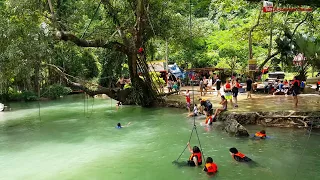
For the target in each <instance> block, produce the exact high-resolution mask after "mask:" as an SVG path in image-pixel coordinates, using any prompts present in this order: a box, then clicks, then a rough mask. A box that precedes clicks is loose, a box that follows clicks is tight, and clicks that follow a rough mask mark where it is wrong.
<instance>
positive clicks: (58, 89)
mask: <svg viewBox="0 0 320 180" xmlns="http://www.w3.org/2000/svg"><path fill="white" fill-rule="evenodd" d="M71 92H72V90H71V88H69V87H65V86H61V85H59V84H53V85H51V86H48V87H47V88H45V89H44V93H43V96H44V97H47V98H50V99H57V98H60V96H64V95H67V94H69V93H71Z"/></svg>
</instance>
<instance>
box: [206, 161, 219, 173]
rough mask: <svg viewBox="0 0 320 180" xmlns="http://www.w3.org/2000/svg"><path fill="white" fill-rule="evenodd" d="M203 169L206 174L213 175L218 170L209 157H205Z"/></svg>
mask: <svg viewBox="0 0 320 180" xmlns="http://www.w3.org/2000/svg"><path fill="white" fill-rule="evenodd" d="M203 171H205V172H207V174H208V175H213V174H214V173H216V172H218V166H217V164H216V163H214V162H213V159H212V158H211V157H207V160H206V165H205V166H204V168H203Z"/></svg>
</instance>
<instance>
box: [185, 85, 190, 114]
mask: <svg viewBox="0 0 320 180" xmlns="http://www.w3.org/2000/svg"><path fill="white" fill-rule="evenodd" d="M186 102H187V109H188V112H189V114H190V104H191V98H190V93H189V90H187V91H186Z"/></svg>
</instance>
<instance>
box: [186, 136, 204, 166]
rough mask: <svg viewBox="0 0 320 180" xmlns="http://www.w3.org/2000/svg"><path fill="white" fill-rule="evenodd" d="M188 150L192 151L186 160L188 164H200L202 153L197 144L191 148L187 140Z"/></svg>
mask: <svg viewBox="0 0 320 180" xmlns="http://www.w3.org/2000/svg"><path fill="white" fill-rule="evenodd" d="M187 145H188V148H189V151H190V152H191V153H192V154H191V155H190V158H189V160H188V165H189V166H199V165H201V164H202V154H201V151H200V149H199V147H198V146H193V148H192V149H191V147H190V143H189V142H188V144H187Z"/></svg>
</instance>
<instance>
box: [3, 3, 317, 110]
mask: <svg viewBox="0 0 320 180" xmlns="http://www.w3.org/2000/svg"><path fill="white" fill-rule="evenodd" d="M289 3H293V4H288V2H287V3H283V1H275V3H274V5H275V6H279V7H297V4H298V5H299V4H301V1H298V0H297V1H293V0H292V1H290V2H289ZM306 5H309V6H311V7H312V8H313V11H312V12H299V11H297V12H274V13H263V12H261V9H262V3H261V2H256V1H244V0H238V1H233V0H192V1H191V6H190V2H189V0H176V1H162V0H122V1H117V0H101V1H100V0H77V1H74V0H19V1H16V0H2V1H0V13H1V17H2V18H1V19H0V46H1V47H0V49H1V50H0V53H1V55H0V94H1V98H2V99H10V100H20V99H25V100H36V99H38V98H39V97H40V96H41V97H48V98H57V97H59V96H60V95H63V94H67V93H69V92H70V89H69V88H66V87H67V86H68V87H73V88H74V87H77V86H78V87H79V88H80V89H84V90H85V91H88V92H89V94H91V95H94V94H97V93H105V92H107V94H108V93H109V94H110V93H112V92H111V90H109V88H112V87H115V86H116V82H117V80H118V79H119V78H120V77H122V76H125V77H130V78H131V80H132V92H134V93H133V95H132V96H133V97H135V98H133V99H134V101H135V103H136V104H142V105H148V104H150V103H151V102H152V101H153V100H154V99H155V98H156V95H155V94H157V92H154V93H152V91H150V89H151V90H153V91H156V90H154V86H152V85H150V81H152V80H151V78H150V76H149V75H148V73H146V72H145V73H142V74H143V77H144V78H143V80H141V78H140V77H139V76H140V75H141V74H140V75H139V74H138V70H137V69H144V67H145V61H152V60H163V59H165V58H166V42H167V43H168V61H169V63H177V64H178V65H180V66H181V67H182V68H187V67H188V68H190V67H223V68H231V69H234V70H235V71H236V72H238V73H247V70H248V59H256V60H257V61H258V64H259V66H260V69H261V68H263V67H271V68H272V67H281V68H282V69H283V70H284V71H286V72H298V73H300V75H301V77H302V78H305V77H304V76H305V75H306V72H307V71H311V70H313V71H317V70H319V68H320V61H319V54H320V30H319V23H320V14H319V12H320V11H319V9H317V7H316V6H317V5H318V4H316V3H314V4H308V3H307V4H306ZM190 10H191V13H190ZM190 25H191V26H190ZM141 47H142V48H143V49H144V54H143V55H141V54H139V53H138V49H139V48H141ZM298 53H303V54H304V55H305V57H306V58H307V59H308V61H307V62H306V63H305V64H304V65H303V66H302V67H295V66H293V63H292V60H293V57H294V56H295V55H297V54H298ZM151 84H152V83H151ZM113 94H114V95H115V92H113ZM115 96H116V95H115ZM117 96H119V94H118V95H117ZM145 97H148V98H145ZM150 97H153V98H150ZM143 99H149V100H148V102H145V100H143Z"/></svg>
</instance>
